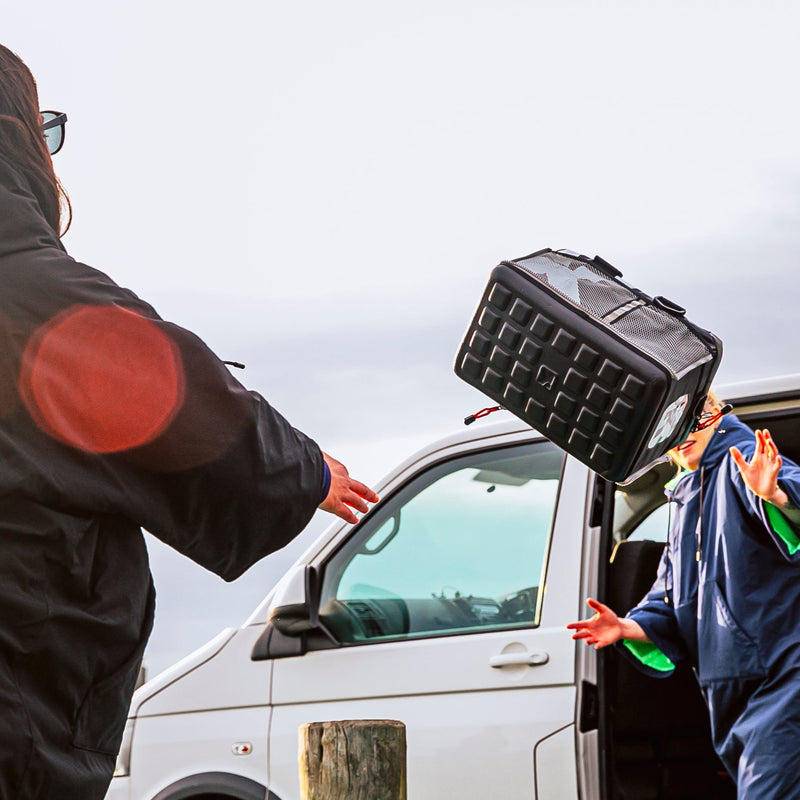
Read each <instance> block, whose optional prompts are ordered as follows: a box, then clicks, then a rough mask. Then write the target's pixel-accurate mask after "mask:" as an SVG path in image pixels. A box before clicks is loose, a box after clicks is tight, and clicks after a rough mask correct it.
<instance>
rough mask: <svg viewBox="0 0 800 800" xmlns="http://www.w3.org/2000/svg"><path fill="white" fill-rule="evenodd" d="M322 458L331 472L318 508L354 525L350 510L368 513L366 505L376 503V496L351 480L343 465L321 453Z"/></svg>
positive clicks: (352, 514) (359, 483)
mask: <svg viewBox="0 0 800 800" xmlns="http://www.w3.org/2000/svg"><path fill="white" fill-rule="evenodd" d="M322 457H323V458H324V459H325V463H326V464H327V465H328V469H329V470H330V471H331V486H330V489H329V490H328V494H327V496H326V497H325V499H324V500H323V501H322V502H321V503H320V505H319V507H320V508H321V509H322V510H323V511H328V512H329V513H331V514H335V515H336V516H337V517H341V518H342V519H343V520H344V521H345V522H349V523H351V524H352V525H355V523H356V522H358V517H357V516H356V515H355V514H354V513H353V511H352V509H353V508H354V509H355V510H356V511H361V512H362V513H364V512H366V511H369V506H368V505H367V503H377V502H378V499H379V498H378V495H377V494H375V492H373V491H372V489H370V488H369V486H366V485H365V484H363V483H361V482H360V481H357V480H354V479H353V478H351V477H350V474H349V473H348V471H347V467H345V465H344V464H342V463H341V462H339V461H337V460H336V459H335V458H332V457H331V456H329V455H328V454H327V453H323V454H322Z"/></svg>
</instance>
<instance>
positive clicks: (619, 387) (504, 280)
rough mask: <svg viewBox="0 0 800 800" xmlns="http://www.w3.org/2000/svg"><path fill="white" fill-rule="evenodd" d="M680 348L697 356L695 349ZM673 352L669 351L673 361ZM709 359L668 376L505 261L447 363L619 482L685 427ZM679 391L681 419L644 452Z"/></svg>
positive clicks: (703, 386) (710, 366) (706, 378)
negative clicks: (670, 433)
mask: <svg viewBox="0 0 800 800" xmlns="http://www.w3.org/2000/svg"><path fill="white" fill-rule="evenodd" d="M603 280H608V281H611V280H613V279H611V278H603ZM623 299H627V298H623ZM622 319H624V317H622ZM692 339H693V340H696V339H695V337H694V336H693V335H692ZM653 349H655V348H650V350H651V351H652V350H653ZM687 356H688V357H690V358H695V359H696V358H697V354H696V350H695V351H693V352H691V353H687ZM679 359H680V356H679V355H676V354H674V353H673V354H672V356H671V365H672V366H673V367H674V365H675V364H679V363H680V362H679ZM715 365H716V364H715V362H714V361H713V360H712V361H711V362H706V364H704V365H702V366H701V367H698V368H696V369H694V370H691V371H690V372H689V373H688V374H687V375H685V376H682V377H681V378H680V379H676V377H675V376H674V374H673V372H672V371H671V369H670V368H669V367H668V366H665V365H663V364H662V363H660V362H659V360H658V359H657V358H656V357H654V356H653V354H652V352H646V351H643V350H642V349H641V347H639V346H638V345H637V344H636V343H631V342H627V341H625V340H624V338H623V337H622V336H621V335H620V334H618V333H616V332H615V331H613V329H612V326H611V325H608V324H606V323H604V322H603V321H602V320H599V319H595V318H593V317H592V316H591V314H589V313H588V312H585V311H584V310H583V309H581V308H580V307H579V306H577V305H576V304H575V303H572V302H570V300H569V299H568V298H566V297H564V296H563V293H562V292H557V291H554V290H553V289H552V288H551V287H547V286H545V285H544V282H543V281H540V280H538V279H537V277H536V276H534V275H531V274H530V271H526V270H521V269H518V268H515V267H514V266H512V265H510V264H508V263H503V264H501V265H500V266H499V267H497V268H496V269H495V270H494V272H493V273H492V276H491V279H490V281H489V284H488V286H487V288H486V291H485V293H484V297H483V299H482V301H481V304H480V306H479V307H478V310H477V312H476V314H475V317H474V319H473V321H472V324H471V325H470V327H469V329H468V331H467V334H466V336H465V339H464V342H463V344H462V346H461V348H460V350H459V352H458V355H457V357H456V364H455V370H456V373H457V374H458V375H459V376H460V377H461V378H463V379H464V380H465V381H466V382H467V383H469V384H471V385H472V386H475V387H476V388H478V389H480V390H481V391H482V392H484V393H485V394H486V395H488V396H489V397H491V398H492V399H494V400H496V401H497V402H498V403H499V404H500V405H502V406H503V407H504V408H506V409H508V410H509V411H511V412H512V413H514V414H516V415H517V416H518V417H520V418H521V419H523V420H524V421H525V422H527V423H528V424H530V425H532V426H533V427H534V428H536V429H537V430H538V431H540V432H541V433H542V434H544V435H545V436H547V437H548V438H549V439H550V440H552V441H553V442H554V443H555V444H557V445H558V446H560V447H562V448H563V449H564V450H566V451H567V452H568V453H570V454H571V455H574V456H575V457H576V458H578V459H579V460H581V461H582V462H584V463H585V464H587V465H588V466H590V467H591V468H592V469H594V470H595V471H596V472H598V473H599V474H601V475H603V476H604V477H606V478H609V479H610V480H622V479H624V478H625V477H627V476H628V475H629V474H631V473H632V472H633V471H634V470H635V469H637V468H638V467H639V466H642V465H643V463H647V462H649V461H650V460H652V459H654V458H657V457H658V456H660V455H662V454H663V453H664V452H665V451H666V449H667V446H674V444H677V441H675V439H676V438H677V439H678V441H679V440H680V439H681V438H682V437H683V435H685V433H686V429H687V427H688V425H689V424H690V423H691V419H692V417H693V415H692V414H691V409H692V408H693V406H694V400H695V397H696V395H698V394H699V393H704V392H705V391H706V390H707V388H708V384H709V383H710V379H711V377H712V375H713V371H714V368H715ZM683 394H688V395H689V399H690V402H689V403H688V405H687V410H686V412H685V415H684V416H685V420H682V421H681V423H680V424H679V425H678V426H677V429H676V433H675V434H674V435H673V436H671V437H670V438H669V439H667V440H665V442H664V445H665V446H664V447H663V448H657V447H656V448H651V449H650V450H648V444H649V441H650V436H651V431H652V430H653V429H654V427H655V425H656V424H657V421H658V420H659V419H660V417H661V414H662V413H663V410H664V409H665V408H667V407H668V406H669V404H670V403H672V402H673V401H674V400H675V399H676V398H677V397H679V396H682V395H683ZM640 462H642V463H640Z"/></svg>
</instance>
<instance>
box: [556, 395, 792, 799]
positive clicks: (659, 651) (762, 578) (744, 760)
mask: <svg viewBox="0 0 800 800" xmlns="http://www.w3.org/2000/svg"><path fill="white" fill-rule="evenodd" d="M705 411H706V413H705V414H704V418H705V419H706V421H708V422H710V424H709V425H708V427H706V428H704V429H702V430H698V431H696V432H694V433H692V434H690V435H689V437H688V438H687V439H686V441H685V442H684V443H683V444H681V445H680V446H679V447H677V448H675V450H673V451H671V453H670V455H671V456H672V458H673V460H674V461H675V462H676V463H677V464H678V466H680V467H681V470H682V471H681V472H680V473H679V475H678V476H677V477H676V478H675V479H674V480H673V481H671V482H670V484H668V486H667V495H668V497H669V499H670V501H671V502H672V504H673V524H672V526H671V530H670V533H669V539H668V542H667V546H666V548H665V550H664V555H663V557H662V559H661V563H660V565H659V569H658V576H657V578H656V581H655V583H654V584H653V587H652V588H651V590H650V591H649V593H648V594H647V596H646V597H645V598H644V599H643V600H642V601H641V602H640V603H639V605H638V606H636V607H635V608H634V609H632V610H631V611H630V612H629V614H628V615H627V616H626V617H625V618H620V617H618V616H617V615H616V614H615V613H614V612H613V611H612V610H611V609H610V608H608V607H607V606H605V605H603V604H602V603H599V602H597V601H596V600H593V599H589V600H588V601H587V602H588V604H589V606H590V607H591V608H592V609H593V610H594V611H595V615H594V616H593V617H592V618H591V619H587V620H583V621H581V622H576V623H571V624H570V625H569V626H568V627H569V628H572V629H575V630H576V633H574V634H573V638H574V639H583V640H585V642H586V644H593V645H594V646H595V647H597V648H600V647H605V646H607V645H610V644H613V643H615V642H619V643H620V644H619V646H620V648H621V652H622V653H624V654H625V655H626V656H627V657H628V658H630V659H631V660H633V661H634V663H636V664H637V666H639V667H640V668H641V669H642V670H644V671H646V672H648V673H649V674H651V675H653V676H656V677H666V676H668V675H670V674H671V673H672V671H673V669H674V664H675V662H677V661H680V660H683V659H689V661H690V662H691V664H692V665H693V667H694V668H695V671H696V674H697V677H698V680H699V682H700V686H701V688H702V691H703V694H704V697H705V699H706V702H707V704H708V707H709V711H710V716H711V728H712V734H713V738H714V747H715V749H716V751H717V753H718V754H719V756H720V758H721V759H722V761H723V763H724V764H725V766H726V768H727V769H728V771H729V772H730V774H731V775H732V776H733V777H734V778H735V780H736V783H737V788H738V796H739V797H740V798H750V800H755V798H758V800H767V798H775V800H777V799H778V798H782V799H784V800H785V798H788V797H800V770H797V769H796V767H795V765H794V761H795V758H796V753H797V742H798V741H800V512H799V511H798V506H800V468H798V466H797V465H796V464H794V463H792V462H790V461H785V460H784V459H782V457H781V456H780V455H779V453H778V449H777V447H776V445H775V442H774V441H773V439H772V437H771V436H770V434H769V432H768V431H766V430H764V431H761V430H759V431H756V432H755V436H754V435H753V432H752V431H751V430H750V429H749V428H748V427H747V426H745V425H743V424H742V423H741V422H740V421H739V420H738V419H736V417H734V416H727V417H722V416H721V414H720V402H719V400H718V399H717V398H715V397H714V396H713V395H710V399H709V401H708V402H707V405H706V410H705Z"/></svg>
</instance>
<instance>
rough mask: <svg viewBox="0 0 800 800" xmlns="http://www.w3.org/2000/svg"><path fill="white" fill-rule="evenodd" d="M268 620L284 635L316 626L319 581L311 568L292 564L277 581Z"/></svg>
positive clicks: (301, 631)
mask: <svg viewBox="0 0 800 800" xmlns="http://www.w3.org/2000/svg"><path fill="white" fill-rule="evenodd" d="M269 621H270V622H271V623H272V625H273V626H274V627H275V629H276V630H278V631H280V632H281V633H282V634H284V635H285V636H300V635H302V634H303V633H305V632H306V631H310V630H314V629H315V628H318V627H319V580H318V576H317V572H316V570H315V569H314V568H313V567H311V566H309V565H308V564H305V565H302V566H299V567H295V568H294V569H293V570H292V571H291V572H289V573H288V574H287V575H286V577H285V578H284V579H283V580H282V581H281V582H280V584H279V585H278V586H277V588H276V590H275V597H274V599H273V601H272V604H271V605H270V609H269Z"/></svg>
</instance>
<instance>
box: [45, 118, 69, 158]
mask: <svg viewBox="0 0 800 800" xmlns="http://www.w3.org/2000/svg"><path fill="white" fill-rule="evenodd" d="M41 115H42V131H43V133H44V138H45V141H46V142H47V149H48V151H49V152H50V155H51V156H54V155H55V154H56V153H57V152H58V151H59V150H60V149H61V148H62V147H63V146H64V126H65V125H66V122H67V115H66V114H64V113H63V112H61V111H42V112H41Z"/></svg>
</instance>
